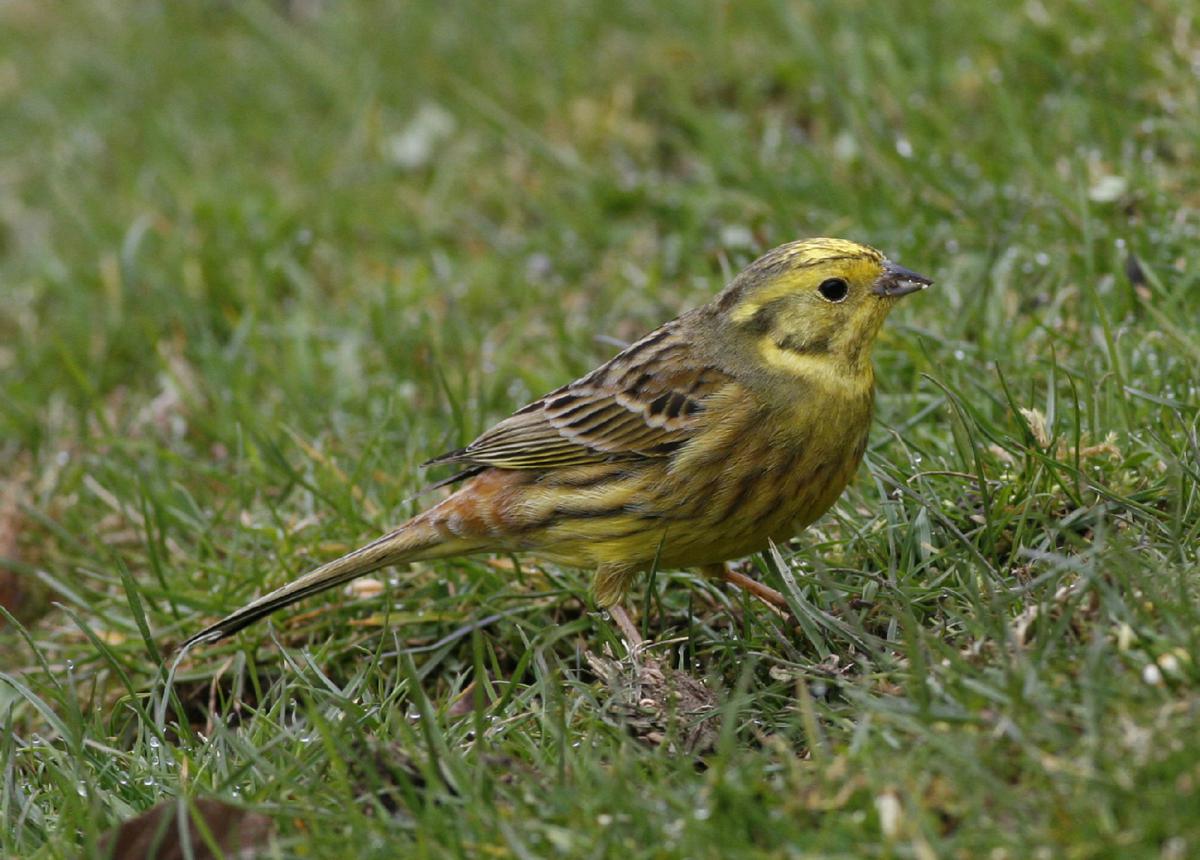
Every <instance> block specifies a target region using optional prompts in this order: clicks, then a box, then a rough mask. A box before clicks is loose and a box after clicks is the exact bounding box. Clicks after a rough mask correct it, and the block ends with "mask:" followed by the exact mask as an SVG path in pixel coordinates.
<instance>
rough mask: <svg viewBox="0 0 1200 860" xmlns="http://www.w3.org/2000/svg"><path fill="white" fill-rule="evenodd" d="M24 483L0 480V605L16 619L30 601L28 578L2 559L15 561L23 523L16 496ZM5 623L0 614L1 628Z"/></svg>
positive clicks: (20, 615)
mask: <svg viewBox="0 0 1200 860" xmlns="http://www.w3.org/2000/svg"><path fill="white" fill-rule="evenodd" d="M23 477H24V476H23ZM23 483H24V481H23V480H21V479H20V478H16V477H14V478H12V479H11V480H8V481H4V482H2V483H0V606H3V607H4V608H5V609H7V610H8V611H9V612H10V613H12V615H13V616H14V617H16V618H21V617H22V610H23V609H24V608H25V607H26V604H27V603H28V602H29V594H28V593H27V585H28V583H29V579H28V578H26V577H22V576H21V575H20V574H19V573H17V572H16V571H15V570H13V569H11V568H9V567H6V566H5V565H4V561H3V560H4V559H9V560H11V561H17V560H18V559H19V556H20V548H19V546H18V543H17V538H18V536H19V535H20V532H21V524H22V517H21V506H20V504H19V499H20V497H21V495H22V493H21V491H22V489H23V487H22V484H23ZM5 623H6V622H5V620H4V618H3V617H0V629H3V628H4V625H5Z"/></svg>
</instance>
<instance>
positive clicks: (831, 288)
mask: <svg viewBox="0 0 1200 860" xmlns="http://www.w3.org/2000/svg"><path fill="white" fill-rule="evenodd" d="M817 292H819V293H820V294H821V295H822V296H824V297H825V298H826V299H827V300H828V301H831V302H840V301H841V300H842V299H844V298H846V293H848V292H850V287H849V286H848V285H847V284H846V282H845V281H843V280H842V279H841V278H826V279H825V280H823V281H821V286H819V287H817Z"/></svg>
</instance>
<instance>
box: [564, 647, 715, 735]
mask: <svg viewBox="0 0 1200 860" xmlns="http://www.w3.org/2000/svg"><path fill="white" fill-rule="evenodd" d="M587 661H588V665H589V666H591V668H592V671H593V672H595V673H596V674H597V675H598V676H599V677H600V678H601V679H603V680H604V682H605V683H606V684H607V685H608V688H609V690H610V692H611V694H612V698H611V699H610V701H609V704H608V709H609V710H610V711H611V712H613V713H615V714H617V715H619V716H621V717H622V718H623V719H624V721H625V724H626V725H627V726H628V727H629V729H630V731H632V732H633V733H634V735H635V736H636V737H638V738H640V739H641V740H643V741H645V742H646V743H648V744H651V745H653V746H660V745H662V744H664V743H669V744H670V746H671V747H673V746H674V743H673V742H671V741H670V739H672V738H673V739H675V741H678V742H680V745H681V747H682V751H683V752H687V753H692V754H702V753H705V752H708V751H709V750H711V749H712V748H713V747H714V746H715V745H716V742H717V735H718V725H719V720H718V717H717V715H716V713H715V711H716V704H717V697H716V695H715V694H714V693H713V691H712V690H710V689H709V688H708V687H706V686H705V685H704V683H703V682H702V681H700V680H698V679H697V678H693V677H692V676H691V675H689V674H688V673H687V672H683V671H680V670H679V669H672V668H671V667H670V666H664V665H662V664H661V663H659V662H658V661H657V660H654V659H653V658H650V657H648V656H646V655H645V653H639V652H638V651H637V650H636V649H635V651H634V655H633V656H631V657H626V658H625V659H623V660H613V659H611V658H610V657H601V656H599V655H596V654H592V653H591V652H589V653H588V655H587Z"/></svg>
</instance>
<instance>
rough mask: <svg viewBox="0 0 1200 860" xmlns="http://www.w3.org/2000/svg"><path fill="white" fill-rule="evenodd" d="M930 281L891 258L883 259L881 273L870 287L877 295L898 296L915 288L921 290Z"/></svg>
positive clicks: (906, 293) (904, 294)
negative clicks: (897, 263)
mask: <svg viewBox="0 0 1200 860" xmlns="http://www.w3.org/2000/svg"><path fill="white" fill-rule="evenodd" d="M932 283H933V281H931V280H929V278H927V277H925V276H924V275H918V274H917V273H916V272H914V271H912V270H911V269H906V268H904V267H903V266H898V265H896V264H895V263H893V262H892V261H891V260H884V262H883V274H882V275H880V276H879V280H877V281H876V282H875V286H874V287H873V288H872V289H873V290H874V292H875V295H877V296H889V297H891V298H899V297H900V296H907V295H908V294H909V293H915V292H916V291H917V290H923V289H925V288H926V287H928V286H929V285H930V284H932Z"/></svg>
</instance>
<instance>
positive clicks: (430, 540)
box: [181, 516, 471, 650]
mask: <svg viewBox="0 0 1200 860" xmlns="http://www.w3.org/2000/svg"><path fill="white" fill-rule="evenodd" d="M458 544H459V542H457V541H454V542H448V541H446V540H445V539H444V538H443V537H442V535H441V534H439V533H438V531H437V530H436V529H435V528H434V527H433V526H432V525H431V524H430V522H429V520H428V518H426V517H423V516H421V517H416V518H415V519H412V520H410V521H409V522H407V523H405V524H404V525H402V526H400V528H398V529H396V530H395V531H394V532H391V533H390V534H386V535H384V536H383V537H381V538H379V539H378V540H376V541H372V542H371V543H369V544H367V545H366V546H364V547H361V548H359V549H356V550H354V551H353V552H350V553H347V554H346V555H344V556H342V557H341V558H337V559H334V560H333V561H331V562H329V563H327V564H323V565H321V566H320V567H318V568H317V569H316V570H313V571H310V572H309V573H306V574H304V576H301V577H300V578H299V579H296V580H293V581H292V582H289V583H288V584H287V585H285V586H283V587H281V588H277V589H275V590H274V591H272V592H271V593H270V594H265V595H263V596H262V597H260V598H258V599H257V600H255V601H253V602H252V603H248V604H247V605H246V606H243V607H242V608H241V609H239V610H238V611H237V612H233V613H231V614H229V615H227V616H225V617H224V618H222V619H221V620H220V621H218V622H216V623H215V624H210V625H209V626H208V627H205V628H204V629H203V630H201V631H200V632H199V633H197V634H196V635H194V636H192V637H191V638H190V639H188V640H187V641H186V642H184V643H183V645H182V646H181V647H182V648H183V649H184V650H186V649H188V648H191V647H192V646H193V645H196V644H197V643H200V642H216V641H217V640H219V639H224V638H225V637H226V636H232V635H233V634H234V633H237V632H238V631H239V630H241V629H242V628H244V627H247V626H249V625H251V624H253V623H254V622H255V621H258V620H259V619H260V618H265V617H266V616H268V615H270V614H271V613H272V612H274V611H275V610H277V609H282V608H283V607H285V606H289V605H291V604H293V603H295V602H296V601H298V600H303V599H304V598H306V597H311V596H312V595H314V594H318V593H320V592H322V591H326V590H328V589H330V588H336V587H337V586H339V585H341V584H342V583H345V582H349V581H350V580H352V579H356V578H358V577H360V576H365V575H366V574H368V573H372V572H374V571H376V570H379V569H380V568H383V567H387V566H388V565H392V564H402V563H404V562H407V561H419V560H421V559H428V558H440V557H442V556H446V555H457V554H461V553H465V552H470V551H471V548H470V547H464V546H461V545H458Z"/></svg>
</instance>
